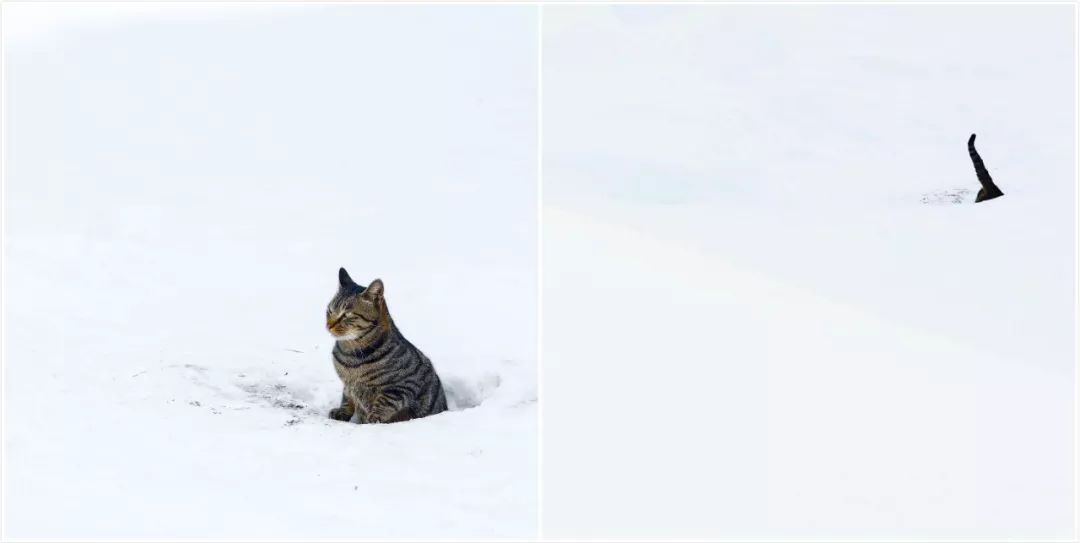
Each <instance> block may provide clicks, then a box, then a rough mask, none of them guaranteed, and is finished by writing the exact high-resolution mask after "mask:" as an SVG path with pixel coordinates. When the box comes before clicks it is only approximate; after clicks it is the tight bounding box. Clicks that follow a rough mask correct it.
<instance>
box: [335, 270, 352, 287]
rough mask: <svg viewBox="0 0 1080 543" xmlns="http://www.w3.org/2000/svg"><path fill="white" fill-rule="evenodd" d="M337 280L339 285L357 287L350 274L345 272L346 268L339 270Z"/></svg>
mask: <svg viewBox="0 0 1080 543" xmlns="http://www.w3.org/2000/svg"><path fill="white" fill-rule="evenodd" d="M337 279H338V284H339V285H341V286H343V287H351V286H355V285H356V282H354V281H353V280H352V277H349V272H347V271H345V268H341V269H339V270H338V272H337Z"/></svg>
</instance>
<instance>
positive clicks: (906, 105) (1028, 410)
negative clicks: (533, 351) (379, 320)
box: [542, 5, 1076, 540]
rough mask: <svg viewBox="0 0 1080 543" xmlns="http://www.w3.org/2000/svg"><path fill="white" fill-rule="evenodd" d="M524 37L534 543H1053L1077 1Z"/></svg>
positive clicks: (1066, 375) (600, 18)
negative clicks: (537, 284) (683, 542)
mask: <svg viewBox="0 0 1080 543" xmlns="http://www.w3.org/2000/svg"><path fill="white" fill-rule="evenodd" d="M544 13H545V20H544V51H543V54H544V57H543V61H544V66H543V68H544V103H543V111H544V153H545V154H544V158H543V160H544V214H543V226H544V232H543V285H542V291H543V302H542V307H543V336H542V337H543V341H542V352H543V355H542V356H543V366H542V371H543V375H544V379H543V396H544V398H545V399H546V401H545V403H544V415H543V428H542V434H543V436H544V438H543V442H542V446H543V451H542V458H543V465H544V480H543V504H542V510H543V521H542V522H543V533H544V534H545V535H546V536H551V537H589V536H602V537H608V538H627V537H635V538H661V539H666V538H673V537H687V538H692V537H696V538H703V537H705V538H736V539H740V540H742V539H754V538H780V539H784V538H797V539H821V540H836V539H838V538H842V539H847V540H869V539H920V538H922V539H927V538H930V539H955V538H971V539H988V538H994V539H1001V538H1017V539H1022V540H1025V539H1026V540H1030V539H1047V538H1059V539H1064V538H1070V537H1072V535H1073V533H1072V531H1073V526H1074V525H1073V522H1074V518H1073V512H1074V507H1075V504H1074V502H1073V496H1074V488H1073V481H1074V471H1073V469H1074V454H1073V453H1074V450H1073V446H1074V431H1075V427H1074V424H1075V420H1074V415H1073V413H1074V399H1075V398H1074V384H1075V373H1074V372H1075V369H1074V364H1075V359H1074V341H1075V336H1074V334H1075V324H1076V323H1075V313H1074V301H1075V294H1076V293H1075V280H1076V276H1075V272H1076V270H1075V241H1076V240H1075V203H1076V192H1075V185H1074V179H1075V177H1074V159H1075V146H1076V141H1075V138H1074V126H1075V125H1074V119H1075V109H1074V103H1075V90H1076V89H1075V87H1074V57H1073V49H1074V46H1075V42H1074V36H1075V34H1074V29H1073V21H1074V11H1073V7H1072V6H790V5H785V6H734V5H728V6H593V7H581V6H577V7H569V6H548V7H546V8H545V11H544ZM972 132H975V133H977V134H978V139H977V146H978V148H979V150H980V152H981V154H982V156H983V158H984V159H985V161H986V163H987V165H988V168H989V170H990V172H991V174H992V175H993V176H994V179H996V180H997V182H998V184H999V185H1000V186H1001V187H1002V189H1003V190H1004V192H1005V197H1004V198H1000V199H997V200H993V201H990V202H986V203H981V204H978V205H974V204H973V203H972V202H973V200H974V190H973V189H977V188H978V184H977V181H976V178H975V174H974V171H973V169H972V165H971V161H970V159H969V158H968V155H967V150H966V141H967V138H968V136H969V135H970V134H971V133H972ZM965 189H966V190H970V191H971V192H968V193H963V192H962V191H963V190H965ZM954 197H959V198H960V199H962V203H959V204H952V203H951V202H952V199H953V198H954ZM938 204H940V205H938ZM554 399H557V401H556V400H554ZM597 429H603V432H602V434H600V435H602V439H597V437H596V436H597Z"/></svg>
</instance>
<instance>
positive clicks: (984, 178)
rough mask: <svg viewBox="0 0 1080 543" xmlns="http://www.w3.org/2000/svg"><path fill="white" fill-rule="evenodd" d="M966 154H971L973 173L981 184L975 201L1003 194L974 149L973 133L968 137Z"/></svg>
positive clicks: (991, 198) (990, 198)
mask: <svg viewBox="0 0 1080 543" xmlns="http://www.w3.org/2000/svg"><path fill="white" fill-rule="evenodd" d="M968 155H970V156H971V163H972V164H974V165H975V175H976V176H977V177H978V178H979V183H981V184H982V188H981V189H979V193H978V194H977V195H975V203H979V202H983V201H986V200H993V199H994V198H997V197H998V196H1004V195H1005V193H1004V192H1001V189H999V188H998V186H997V185H995V184H994V180H993V179H991V178H990V172H988V171H986V164H983V160H982V157H981V156H979V152H978V151H976V150H975V134H972V135H971V137H970V138H968Z"/></svg>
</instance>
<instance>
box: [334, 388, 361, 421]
mask: <svg viewBox="0 0 1080 543" xmlns="http://www.w3.org/2000/svg"><path fill="white" fill-rule="evenodd" d="M355 412H356V404H354V403H353V401H352V400H350V399H349V397H348V396H346V395H345V393H344V392H342V393H341V407H335V408H333V409H331V410H330V418H332V419H334V420H340V421H344V422H349V420H350V419H352V416H353V413H355Z"/></svg>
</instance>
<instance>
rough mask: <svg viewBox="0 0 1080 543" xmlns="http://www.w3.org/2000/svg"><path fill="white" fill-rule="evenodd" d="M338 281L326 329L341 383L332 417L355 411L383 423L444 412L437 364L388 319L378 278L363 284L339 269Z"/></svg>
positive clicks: (359, 419)
mask: <svg viewBox="0 0 1080 543" xmlns="http://www.w3.org/2000/svg"><path fill="white" fill-rule="evenodd" d="M338 284H339V287H338V292H337V295H335V296H334V299H333V300H330V304H329V305H328V306H327V308H326V328H327V329H328V330H329V331H330V333H331V334H332V335H333V336H334V338H336V339H337V343H336V344H335V345H334V350H333V357H334V369H336V370H337V374H338V377H340V378H341V382H342V383H343V384H344V385H345V387H344V391H343V392H342V394H341V406H340V407H336V408H334V409H332V410H330V418H332V419H334V420H343V421H347V420H351V419H352V417H353V415H354V414H355V415H357V422H360V423H387V422H400V421H405V420H409V419H416V418H420V417H426V416H428V415H434V414H436V413H442V412H443V411H446V395H445V394H444V392H443V387H442V382H440V381H439V376H438V375H437V374H436V373H435V367H434V366H432V365H431V361H430V360H428V357H426V356H424V353H422V352H420V349H417V348H416V347H415V346H413V344H412V343H409V340H407V339H405V336H402V335H401V331H400V330H398V328H397V326H396V325H395V324H394V321H393V319H391V318H390V312H389V311H388V310H387V309H386V299H385V298H384V297H383V293H384V292H383V283H382V281H381V280H379V279H376V280H374V281H372V283H371V284H370V285H368V286H367V287H366V288H365V287H362V286H360V285H358V284H356V283H355V282H353V280H352V278H351V277H349V274H348V272H346V271H345V268H341V270H339V271H338Z"/></svg>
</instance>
